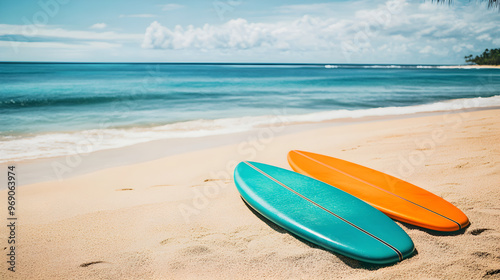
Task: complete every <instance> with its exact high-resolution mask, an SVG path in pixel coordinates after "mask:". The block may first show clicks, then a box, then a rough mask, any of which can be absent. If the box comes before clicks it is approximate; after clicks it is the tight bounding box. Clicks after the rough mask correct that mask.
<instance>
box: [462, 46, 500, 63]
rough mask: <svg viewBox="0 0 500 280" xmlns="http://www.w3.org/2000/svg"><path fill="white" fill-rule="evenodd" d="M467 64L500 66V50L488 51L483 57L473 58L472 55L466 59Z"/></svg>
mask: <svg viewBox="0 0 500 280" xmlns="http://www.w3.org/2000/svg"><path fill="white" fill-rule="evenodd" d="M464 58H465V62H466V63H474V64H478V65H500V49H491V50H488V49H486V50H485V51H484V52H483V53H482V54H481V55H476V57H473V56H472V54H470V55H467V56H465V57H464Z"/></svg>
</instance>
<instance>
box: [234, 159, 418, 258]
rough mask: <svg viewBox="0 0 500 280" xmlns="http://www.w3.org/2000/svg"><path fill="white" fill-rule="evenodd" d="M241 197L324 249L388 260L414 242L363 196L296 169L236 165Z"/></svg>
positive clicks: (407, 251)
mask: <svg viewBox="0 0 500 280" xmlns="http://www.w3.org/2000/svg"><path fill="white" fill-rule="evenodd" d="M234 182H235V184H236V187H237V188H238V191H239V192H240V194H241V197H242V198H243V200H245V202H247V203H248V205H250V206H251V207H252V208H253V209H255V210H256V211H257V212H258V213H260V214H261V215H262V216H264V217H266V218H267V219H269V220H270V221H272V222H274V223H275V224H277V225H279V226H280V227H282V228H284V229H286V230H288V231H289V232H291V233H293V234H295V235H297V236H299V237H301V238H303V239H305V240H308V241H309V242H312V243H314V244H316V245H318V246H320V247H323V248H325V249H327V250H330V251H333V252H336V253H339V254H342V255H344V256H348V257H350V258H353V259H356V260H360V261H364V262H369V263H375V264H392V263H396V262H398V261H401V260H403V259H404V258H407V257H409V256H410V255H411V254H412V253H413V251H414V249H415V247H414V245H413V242H412V240H411V239H410V237H409V236H408V235H407V234H406V232H405V231H403V230H402V229H401V228H400V227H399V226H398V225H397V224H396V223H395V222H394V221H392V220H391V219H390V218H389V217H387V216H386V215H384V214H383V213H382V212H380V211H379V210H377V209H375V208H373V207H372V206H370V205H369V204H367V203H365V202H363V201H362V200H360V199H358V198H356V197H354V196H352V195H350V194H348V193H346V192H344V191H342V190H339V189H337V188H332V186H331V185H328V184H326V183H323V182H321V181H318V180H316V179H313V178H310V177H307V176H304V175H301V174H299V173H296V172H293V171H290V170H286V169H283V168H279V167H275V166H272V165H267V164H262V163H258V162H250V161H245V162H241V163H239V164H238V166H236V169H235V171H234Z"/></svg>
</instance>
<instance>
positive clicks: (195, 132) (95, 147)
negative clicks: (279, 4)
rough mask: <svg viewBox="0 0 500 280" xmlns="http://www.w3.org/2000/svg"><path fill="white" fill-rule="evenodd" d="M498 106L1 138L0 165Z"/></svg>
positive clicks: (496, 99)
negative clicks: (287, 127) (280, 127)
mask: <svg viewBox="0 0 500 280" xmlns="http://www.w3.org/2000/svg"><path fill="white" fill-rule="evenodd" d="M493 106H500V95H498V96H493V97H487V98H481V97H478V98H467V99H456V100H448V101H442V102H436V103H432V104H424V105H416V106H407V107H382V108H372V109H362V110H333V111H323V112H317V113H309V114H301V115H284V114H280V113H277V114H275V115H266V116H255V117H241V118H225V119H215V120H193V121H188V122H178V123H173V124H166V125H162V126H156V127H139V128H137V127H136V128H127V129H116V128H106V127H103V128H101V129H93V130H85V131H79V132H72V133H69V132H68V133H63V132H61V133H49V134H40V135H36V136H31V137H13V136H5V137H0V150H1V151H2V153H1V155H0V162H8V161H21V160H27V159H36V158H47V157H57V156H66V155H71V154H75V153H80V154H82V153H83V154H84V153H90V152H95V151H99V150H105V149H113V148H120V147H125V146H130V145H134V144H138V143H144V142H148V141H152V140H157V139H168V138H192V137H203V136H209V135H221V134H230V133H237V132H243V131H249V130H252V129H256V128H259V127H266V126H271V125H275V124H276V123H279V124H296V123H313V122H321V121H329V120H336V119H352V118H362V117H371V116H397V115H408V114H414V113H423V112H438V111H454V110H462V109H472V108H484V107H493Z"/></svg>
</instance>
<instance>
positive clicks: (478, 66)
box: [439, 65, 500, 69]
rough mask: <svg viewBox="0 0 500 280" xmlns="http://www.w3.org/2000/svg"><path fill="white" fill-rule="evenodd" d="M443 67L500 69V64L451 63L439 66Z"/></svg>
mask: <svg viewBox="0 0 500 280" xmlns="http://www.w3.org/2000/svg"><path fill="white" fill-rule="evenodd" d="M439 68H443V69H500V65H450V66H439Z"/></svg>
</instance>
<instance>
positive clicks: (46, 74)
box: [0, 63, 500, 160]
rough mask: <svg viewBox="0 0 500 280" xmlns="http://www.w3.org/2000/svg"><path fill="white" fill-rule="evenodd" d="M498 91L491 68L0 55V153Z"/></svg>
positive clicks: (438, 104)
mask: <svg viewBox="0 0 500 280" xmlns="http://www.w3.org/2000/svg"><path fill="white" fill-rule="evenodd" d="M499 96H500V70H497V69H444V68H440V67H439V66H417V65H413V66H408V65H324V64H321V65H319V64H315V65H304V64H302V65H270V64H268V65H249V64H226V65H222V64H70V63H63V64H55V63H0V116H1V119H2V122H1V123H0V148H1V149H2V151H3V152H5V153H3V155H2V158H0V160H2V159H3V160H5V159H9V158H10V159H12V158H17V159H23V158H33V157H39V156H48V155H56V154H58V153H57V152H55V151H56V150H58V149H61V147H63V146H64V145H71V144H73V145H74V141H77V140H78V139H80V138H81V137H82V136H81V134H82V133H84V134H92V133H99V134H102V135H105V136H106V137H107V138H106V139H109V140H110V141H109V143H107V144H106V145H104V148H111V147H118V146H125V145H130V144H134V143H139V142H144V141H150V140H154V139H159V138H176V137H198V136H204V135H213V134H222V133H231V132H236V131H243V130H248V129H251V128H253V127H255V126H258V125H265V124H266V122H267V120H269V118H270V117H271V116H275V115H282V116H286V117H287V118H288V120H290V122H292V123H293V122H304V121H306V122H307V121H311V122H314V121H322V120H329V119H336V118H345V117H347V118H355V117H361V116H370V115H399V114H407V113H413V112H421V111H441V110H452V109H459V108H461V107H463V106H464V104H465V105H466V107H486V106H496V105H500V101H499ZM478 98H480V99H478ZM456 99H461V100H462V101H457V100H456ZM463 100H472V101H473V102H463ZM115 138H116V139H115ZM20 145H23V146H24V147H26V146H27V145H30V146H33V147H34V148H33V150H31V151H30V152H29V153H28V152H25V151H24V150H20V149H19V148H15V149H14V148H13V147H18V146H20ZM16 149H17V150H16ZM42 150H45V151H46V152H45V153H43V152H42ZM37 151H38V152H37ZM23 153H24V154H23ZM51 153H52V154H51Z"/></svg>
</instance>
